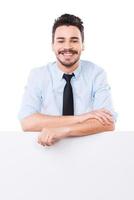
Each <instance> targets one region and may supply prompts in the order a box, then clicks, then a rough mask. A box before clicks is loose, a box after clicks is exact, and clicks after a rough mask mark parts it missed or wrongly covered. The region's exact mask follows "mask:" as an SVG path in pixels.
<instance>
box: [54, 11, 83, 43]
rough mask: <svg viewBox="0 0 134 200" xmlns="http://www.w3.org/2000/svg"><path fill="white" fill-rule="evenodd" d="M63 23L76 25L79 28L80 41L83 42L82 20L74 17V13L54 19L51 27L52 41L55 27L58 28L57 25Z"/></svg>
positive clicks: (62, 24)
mask: <svg viewBox="0 0 134 200" xmlns="http://www.w3.org/2000/svg"><path fill="white" fill-rule="evenodd" d="M64 25H66V26H76V27H77V28H78V29H79V30H80V33H81V37H82V42H84V26H83V21H82V20H81V19H80V18H79V17H76V16H75V15H70V14H64V15H61V16H60V17H58V18H57V19H56V20H55V22H54V25H53V28H52V42H54V34H55V31H56V28H58V27H59V26H64Z"/></svg>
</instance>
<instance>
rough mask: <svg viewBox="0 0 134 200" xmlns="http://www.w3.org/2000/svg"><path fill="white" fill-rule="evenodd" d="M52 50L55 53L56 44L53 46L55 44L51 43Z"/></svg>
mask: <svg viewBox="0 0 134 200" xmlns="http://www.w3.org/2000/svg"><path fill="white" fill-rule="evenodd" d="M51 48H52V51H54V44H53V42H52V43H51Z"/></svg>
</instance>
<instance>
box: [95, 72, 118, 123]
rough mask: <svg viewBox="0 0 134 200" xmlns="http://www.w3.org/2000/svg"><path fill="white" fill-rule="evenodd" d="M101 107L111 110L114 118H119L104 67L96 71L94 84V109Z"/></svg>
mask: <svg viewBox="0 0 134 200" xmlns="http://www.w3.org/2000/svg"><path fill="white" fill-rule="evenodd" d="M101 108H105V109H107V110H109V111H110V112H111V113H112V115H113V119H114V120H115V121H116V120H117V113H116V112H115V111H114V108H113V103H112V97H111V87H110V86H109V84H108V82H107V75H106V72H105V71H104V70H103V69H100V70H99V72H98V73H96V75H95V79H94V86H93V109H94V110H97V109H101Z"/></svg>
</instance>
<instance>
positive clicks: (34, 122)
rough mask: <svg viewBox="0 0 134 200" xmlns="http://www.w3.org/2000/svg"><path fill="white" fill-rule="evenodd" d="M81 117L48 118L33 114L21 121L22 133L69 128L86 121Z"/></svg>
mask: <svg viewBox="0 0 134 200" xmlns="http://www.w3.org/2000/svg"><path fill="white" fill-rule="evenodd" d="M86 118H87V117H82V116H80V115H79V116H50V115H44V114H40V113H36V114H33V115H31V116H28V117H26V118H24V119H23V120H22V121H21V126H22V129H23V130H24V131H41V130H42V129H43V128H50V127H51V128H55V127H62V126H71V125H73V124H77V123H80V122H82V121H83V120H86Z"/></svg>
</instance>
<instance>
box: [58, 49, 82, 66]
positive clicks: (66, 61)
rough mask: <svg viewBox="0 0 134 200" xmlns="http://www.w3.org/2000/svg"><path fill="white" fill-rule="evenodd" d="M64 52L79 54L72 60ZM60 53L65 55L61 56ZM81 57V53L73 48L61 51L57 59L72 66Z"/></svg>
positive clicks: (64, 64) (65, 64)
mask: <svg viewBox="0 0 134 200" xmlns="http://www.w3.org/2000/svg"><path fill="white" fill-rule="evenodd" d="M64 53H71V54H72V56H74V55H77V56H76V57H75V58H72V59H71V60H70V59H69V58H64ZM60 55H61V56H62V55H63V57H61V58H60ZM79 59H80V55H79V53H78V52H77V51H75V50H72V49H68V50H67V49H65V50H63V51H59V52H58V55H57V60H58V61H59V62H60V63H61V64H62V65H63V66H65V67H67V68H71V67H72V66H73V65H74V64H76V63H77V62H78V61H79Z"/></svg>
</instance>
